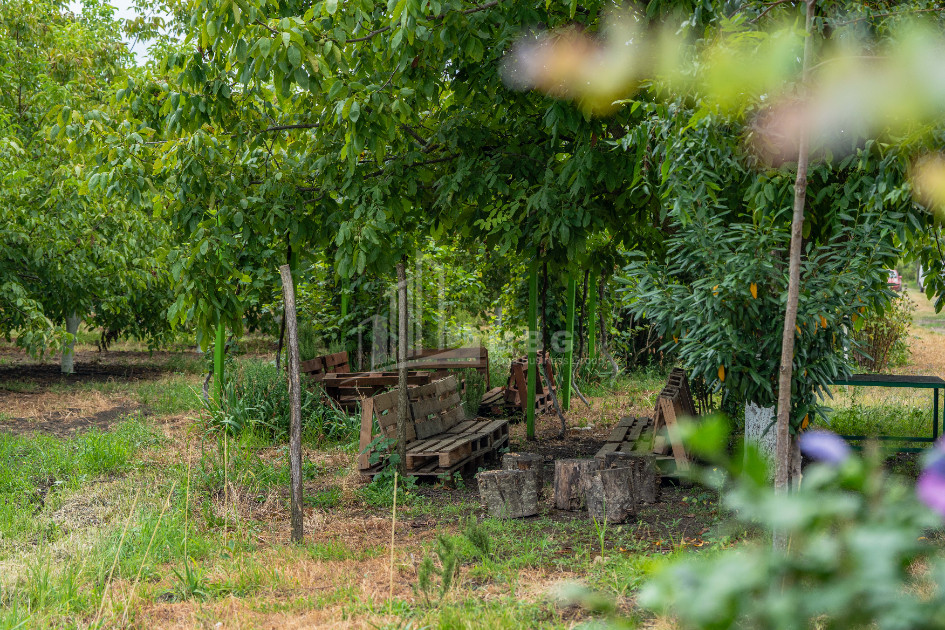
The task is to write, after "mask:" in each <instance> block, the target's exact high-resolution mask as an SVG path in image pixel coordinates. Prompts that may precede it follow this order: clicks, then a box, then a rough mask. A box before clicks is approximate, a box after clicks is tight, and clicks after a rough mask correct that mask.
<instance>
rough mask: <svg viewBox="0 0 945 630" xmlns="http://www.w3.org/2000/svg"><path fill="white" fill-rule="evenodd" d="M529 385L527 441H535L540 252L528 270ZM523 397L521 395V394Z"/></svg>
mask: <svg viewBox="0 0 945 630" xmlns="http://www.w3.org/2000/svg"><path fill="white" fill-rule="evenodd" d="M525 350H526V352H527V353H528V374H527V377H528V383H527V385H526V386H525V389H526V395H525V439H528V440H534V439H535V390H536V385H537V383H538V252H537V251H536V252H535V258H534V259H533V260H532V263H531V265H529V268H528V342H527V347H526V349H525ZM519 395H521V394H519Z"/></svg>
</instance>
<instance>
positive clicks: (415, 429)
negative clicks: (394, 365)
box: [358, 376, 509, 476]
mask: <svg viewBox="0 0 945 630" xmlns="http://www.w3.org/2000/svg"><path fill="white" fill-rule="evenodd" d="M397 394H398V392H397V391H391V392H387V393H384V394H379V395H377V396H374V397H373V398H369V399H365V401H364V404H363V405H362V408H361V440H360V449H361V454H360V455H359V457H358V467H359V469H360V470H361V473H362V474H363V475H366V476H373V475H375V474H377V472H379V471H380V470H381V468H382V467H383V461H381V462H378V463H377V464H373V465H372V464H371V463H370V455H371V453H370V452H369V447H370V445H371V443H372V441H373V440H374V419H375V417H376V419H377V424H378V426H379V428H380V432H381V434H383V436H384V437H386V438H388V439H390V440H395V439H396V438H397V419H398V413H397ZM407 394H408V400H409V405H408V414H409V417H408V418H407V461H406V467H407V472H408V474H410V475H415V476H424V475H431V476H439V475H443V474H449V473H452V472H453V471H456V470H458V469H459V468H461V467H463V466H467V465H468V466H470V467H472V466H477V465H479V464H481V463H482V462H483V461H484V460H485V458H486V457H488V456H490V455H492V454H494V453H496V452H497V451H498V449H500V448H501V447H502V446H504V445H505V444H507V443H508V440H509V425H508V421H507V420H484V419H483V420H480V419H467V418H466V413H465V411H464V410H463V406H462V399H461V397H460V395H459V384H458V382H457V379H456V377H455V376H450V377H447V378H445V379H441V380H438V381H434V382H432V383H429V384H427V385H421V386H418V387H411V388H409V389H408V390H407ZM379 455H380V456H381V459H382V460H383V459H384V458H386V454H385V453H379Z"/></svg>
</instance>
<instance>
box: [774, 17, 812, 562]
mask: <svg viewBox="0 0 945 630" xmlns="http://www.w3.org/2000/svg"><path fill="white" fill-rule="evenodd" d="M806 1H807V40H806V41H805V43H804V60H803V74H802V79H801V80H802V82H803V83H806V82H807V78H808V74H809V72H810V58H811V49H812V37H813V34H812V33H811V30H812V27H813V22H814V0H806ZM809 143H810V136H809V134H808V132H807V130H806V129H805V130H802V131H801V137H800V140H799V142H798V155H797V179H796V180H795V182H794V216H793V218H792V220H791V249H790V267H789V271H788V295H787V305H786V307H785V310H784V332H783V335H782V337H781V371H780V374H779V377H778V419H777V448H776V451H775V457H776V459H777V464H776V466H777V467H776V469H775V477H774V487H775V491H776V492H780V493H786V492H788V490H789V488H790V478H791V450H792V440H791V431H790V427H791V379H792V377H793V373H794V329H795V327H796V326H797V302H798V295H799V293H800V283H801V245H802V241H803V236H804V205H805V203H806V200H807V166H808V161H809V155H808V153H809V151H808V149H809ZM774 542H775V546H777V547H782V548H783V547H784V546H786V543H787V541H786V540H783V537H782V536H779V535H778V534H776V535H775V541H774Z"/></svg>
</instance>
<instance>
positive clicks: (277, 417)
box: [209, 359, 359, 444]
mask: <svg viewBox="0 0 945 630" xmlns="http://www.w3.org/2000/svg"><path fill="white" fill-rule="evenodd" d="M306 381H307V379H305V378H304V377H303V384H302V390H301V394H302V430H303V433H305V434H306V435H307V436H308V437H309V438H310V439H311V441H313V442H315V443H319V444H324V443H331V444H339V443H341V444H346V443H349V442H352V441H354V440H356V439H357V431H358V427H359V420H358V418H357V417H356V416H349V415H348V414H347V413H345V412H344V411H342V410H340V409H339V408H337V407H336V406H335V405H334V404H332V403H331V402H329V400H328V399H327V398H326V397H325V396H324V394H323V393H322V391H321V389H320V388H318V386H317V385H315V384H314V383H309V382H306ZM211 405H213V403H211ZM209 411H210V412H211V418H212V420H211V422H212V423H214V424H215V425H216V426H217V427H219V428H225V429H226V430H227V431H229V433H230V435H238V434H240V433H242V432H243V431H251V432H254V433H257V434H260V435H267V436H268V437H269V438H270V439H271V440H272V441H273V442H278V441H282V440H285V439H286V438H287V436H288V434H289V427H290V423H291V404H290V399H289V387H288V380H287V379H286V375H285V372H283V371H280V370H278V369H276V367H275V365H273V364H272V363H270V362H267V361H257V360H252V359H250V360H244V361H239V362H238V363H237V367H236V371H235V374H234V376H233V380H232V381H231V383H229V384H228V386H227V391H226V393H225V402H224V404H223V405H222V406H217V407H215V408H214V407H212V406H211V407H210V409H209Z"/></svg>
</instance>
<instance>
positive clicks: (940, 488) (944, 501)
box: [915, 443, 945, 517]
mask: <svg viewBox="0 0 945 630" xmlns="http://www.w3.org/2000/svg"><path fill="white" fill-rule="evenodd" d="M937 450H938V452H937V453H936V454H935V455H934V456H933V459H932V461H931V462H930V463H929V464H928V465H927V466H926V467H925V470H923V471H922V474H921V475H919V481H918V482H917V483H916V486H915V491H916V494H917V495H918V497H919V500H920V501H922V503H925V504H926V505H927V506H929V507H930V508H932V509H933V510H934V511H935V512H937V513H938V514H940V515H941V516H943V517H945V443H939V446H938V449H937Z"/></svg>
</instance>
